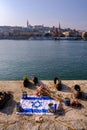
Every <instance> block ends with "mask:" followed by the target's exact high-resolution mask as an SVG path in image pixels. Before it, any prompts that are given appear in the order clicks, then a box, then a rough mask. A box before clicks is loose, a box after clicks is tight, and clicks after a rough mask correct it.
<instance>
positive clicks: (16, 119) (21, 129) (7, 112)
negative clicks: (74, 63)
mask: <svg viewBox="0 0 87 130" xmlns="http://www.w3.org/2000/svg"><path fill="white" fill-rule="evenodd" d="M40 82H42V83H43V84H45V85H46V86H48V87H49V88H50V90H51V91H52V92H53V93H54V94H56V95H60V96H61V97H63V98H65V97H69V98H70V99H71V102H72V101H73V100H74V97H73V95H72V93H71V87H72V86H73V85H75V84H78V85H80V87H81V90H82V91H83V92H84V93H87V80H62V84H63V89H62V91H57V90H56V89H55V87H54V82H53V80H49V81H46V80H42V81H40ZM37 87H38V86H32V87H30V88H24V86H23V81H0V91H5V92H8V91H10V92H11V93H12V95H13V97H12V98H11V99H10V100H9V101H8V102H7V103H6V105H5V107H4V108H3V109H2V110H0V130H87V99H86V100H82V99H79V101H80V102H81V104H82V108H72V107H71V106H65V104H64V103H62V105H63V108H64V113H63V114H62V115H60V114H57V115H56V114H55V115H51V116H50V115H49V116H47V115H42V116H41V118H42V121H41V122H39V123H37V122H36V121H35V119H36V118H37V117H39V116H38V115H17V114H16V109H15V106H16V103H17V102H19V101H20V99H21V97H22V92H23V91H27V93H28V94H29V95H34V94H35V91H36V88H37Z"/></svg>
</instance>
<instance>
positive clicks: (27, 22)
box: [27, 20, 29, 28]
mask: <svg viewBox="0 0 87 130" xmlns="http://www.w3.org/2000/svg"><path fill="white" fill-rule="evenodd" d="M28 27H29V22H28V20H27V28H28Z"/></svg>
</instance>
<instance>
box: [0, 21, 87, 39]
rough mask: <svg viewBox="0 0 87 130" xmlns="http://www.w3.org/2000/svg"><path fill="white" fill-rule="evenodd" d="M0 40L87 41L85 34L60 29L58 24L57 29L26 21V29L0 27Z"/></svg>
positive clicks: (86, 34) (68, 29)
mask: <svg viewBox="0 0 87 130" xmlns="http://www.w3.org/2000/svg"><path fill="white" fill-rule="evenodd" d="M0 39H18V40H20V39H23V40H87V32H85V31H80V30H76V29H70V28H66V29H62V28H61V26H60V23H59V26H58V27H55V26H53V27H46V26H44V25H35V26H32V25H30V24H29V22H28V21H27V26H26V27H21V26H0Z"/></svg>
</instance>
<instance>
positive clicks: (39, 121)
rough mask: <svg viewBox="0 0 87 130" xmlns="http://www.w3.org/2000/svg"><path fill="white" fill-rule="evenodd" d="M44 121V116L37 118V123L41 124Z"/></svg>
mask: <svg viewBox="0 0 87 130" xmlns="http://www.w3.org/2000/svg"><path fill="white" fill-rule="evenodd" d="M42 121H43V118H42V116H37V117H35V122H37V123H41V122H42Z"/></svg>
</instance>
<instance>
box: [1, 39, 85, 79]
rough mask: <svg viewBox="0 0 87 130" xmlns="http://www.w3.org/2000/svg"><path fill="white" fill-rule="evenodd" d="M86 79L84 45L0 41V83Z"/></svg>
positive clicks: (78, 42)
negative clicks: (25, 79)
mask: <svg viewBox="0 0 87 130" xmlns="http://www.w3.org/2000/svg"><path fill="white" fill-rule="evenodd" d="M24 75H27V76H28V77H30V78H31V77H32V76H37V77H38V79H40V80H42V79H43V80H45V79H46V80H53V79H54V78H55V76H57V77H60V78H61V79H67V80H68V79H74V80H75V79H76V80H78V79H80V80H81V79H87V41H67V40H66V41H64V40H61V41H53V40H40V41H39V40H38V41H28V40H0V80H21V79H23V76H24Z"/></svg>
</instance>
